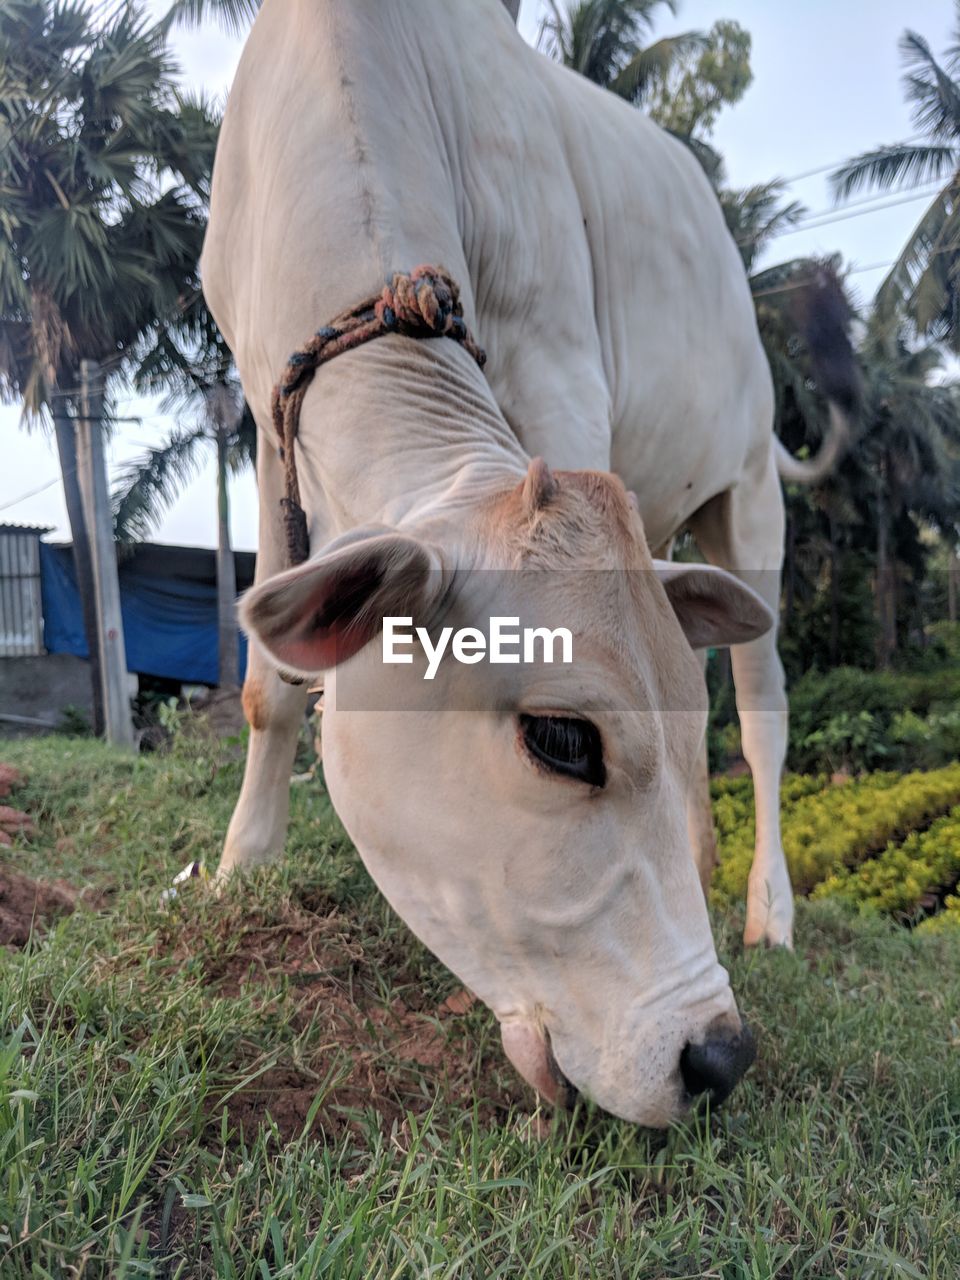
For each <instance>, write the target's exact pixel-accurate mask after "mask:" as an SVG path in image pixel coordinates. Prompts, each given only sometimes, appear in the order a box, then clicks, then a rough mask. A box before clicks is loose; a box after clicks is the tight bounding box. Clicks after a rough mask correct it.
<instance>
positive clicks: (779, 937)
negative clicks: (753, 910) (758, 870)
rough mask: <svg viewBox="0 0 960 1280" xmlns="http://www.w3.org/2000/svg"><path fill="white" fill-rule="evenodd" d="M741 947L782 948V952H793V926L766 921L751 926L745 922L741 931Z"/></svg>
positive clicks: (748, 922)
mask: <svg viewBox="0 0 960 1280" xmlns="http://www.w3.org/2000/svg"><path fill="white" fill-rule="evenodd" d="M743 945H744V946H745V947H766V948H767V950H768V951H769V950H771V949H772V948H774V947H782V948H783V949H784V951H792V950H793V924H792V922H791V923H788V924H776V923H775V922H773V921H770V920H767V921H764V922H763V923H762V924H752V923H751V922H750V921H749V920H748V921H747V927H746V928H745V929H744V931H743Z"/></svg>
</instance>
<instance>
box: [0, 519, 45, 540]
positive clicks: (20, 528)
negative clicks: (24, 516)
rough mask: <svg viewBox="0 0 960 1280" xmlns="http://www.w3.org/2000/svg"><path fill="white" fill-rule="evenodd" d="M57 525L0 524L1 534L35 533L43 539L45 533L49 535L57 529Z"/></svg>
mask: <svg viewBox="0 0 960 1280" xmlns="http://www.w3.org/2000/svg"><path fill="white" fill-rule="evenodd" d="M55 528H56V525H52V524H9V523H8V524H0V533H35V534H36V535H37V537H38V538H41V537H42V536H43V535H44V534H45V533H49V532H50V531H51V529H55Z"/></svg>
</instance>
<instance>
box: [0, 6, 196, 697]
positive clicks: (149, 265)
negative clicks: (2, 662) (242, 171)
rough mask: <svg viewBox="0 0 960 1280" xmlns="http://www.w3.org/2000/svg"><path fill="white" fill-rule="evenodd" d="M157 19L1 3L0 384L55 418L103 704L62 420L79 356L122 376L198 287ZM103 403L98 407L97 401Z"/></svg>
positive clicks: (183, 156)
mask: <svg viewBox="0 0 960 1280" xmlns="http://www.w3.org/2000/svg"><path fill="white" fill-rule="evenodd" d="M175 75H176V67H175V65H174V63H173V62H172V61H171V59H170V56H169V54H168V51H167V47H166V29H165V27H164V26H162V25H161V26H155V25H149V24H148V23H147V22H146V20H145V19H144V17H143V15H142V13H141V12H140V11H139V10H138V9H137V8H136V7H135V6H132V5H130V6H127V7H125V8H124V9H123V10H122V11H121V12H120V13H119V14H117V15H116V16H115V17H114V18H113V19H112V20H111V21H109V22H108V23H107V25H106V26H105V27H103V28H102V29H100V30H96V29H94V28H93V26H92V25H91V22H90V16H89V14H88V12H87V11H86V10H85V8H84V7H83V6H82V5H80V4H76V3H66V4H58V3H53V2H52V0H7V2H6V3H5V4H4V5H3V7H2V8H0V189H2V191H3V203H2V206H0V397H2V398H3V399H4V400H5V401H8V402H9V401H12V400H17V401H19V402H20V403H21V404H22V406H23V415H24V421H25V423H26V424H27V425H36V424H38V423H43V422H45V421H51V420H52V422H53V424H54V428H55V432H56V439H57V446H58V452H59V457H60V467H61V473H62V478H63V485H64V496H65V501H66V506H67V514H68V519H69V521H70V528H71V535H72V538H73V546H74V557H75V563H76V571H77V579H78V585H79V589H80V595H81V600H82V601H83V604H84V610H85V612H84V625H85V630H86V633H87V643H88V647H89V651H90V655H91V668H92V676H93V679H94V706H95V708H96V707H99V705H100V688H99V679H98V671H97V660H98V654H97V642H96V627H95V620H94V617H93V613H92V600H93V587H92V572H91V564H90V557H89V546H88V543H87V537H86V529H85V526H84V520H83V509H82V505H81V502H80V493H79V483H78V479H77V474H76V469H77V463H76V450H75V443H74V432H73V419H74V417H75V416H76V414H77V412H78V395H79V388H78V374H79V367H80V362H81V361H82V360H83V359H85V358H87V359H94V360H98V361H99V362H100V363H101V365H102V366H103V368H104V371H105V373H106V375H107V379H108V387H109V381H110V379H111V378H116V377H117V376H119V375H120V374H122V371H123V367H124V362H125V359H126V357H127V355H128V354H129V352H130V351H131V350H132V349H133V348H134V347H135V346H136V345H137V344H138V342H140V341H142V339H143V337H144V335H145V334H146V333H148V332H149V331H151V330H155V329H156V328H157V327H158V326H160V325H162V324H163V323H165V322H166V321H167V319H168V318H169V317H170V316H171V315H176V314H177V313H178V312H179V311H180V310H181V309H182V308H183V307H184V306H185V305H187V304H188V303H189V300H190V299H191V298H192V297H193V296H195V295H196V293H197V291H198V280H197V274H196V264H197V260H198V257H199V251H200V244H201V239H202V232H203V219H202V217H201V216H200V206H201V203H202V201H203V199H204V198H205V194H206V192H205V182H206V174H207V173H208V172H209V164H210V157H211V156H212V147H213V136H212V135H211V134H210V132H209V130H208V129H207V128H206V127H205V121H204V120H203V119H202V112H198V110H197V109H196V108H195V107H188V106H185V104H184V103H183V102H182V101H181V99H180V97H179V96H178V93H177V89H176V80H175ZM108 412H109V410H108Z"/></svg>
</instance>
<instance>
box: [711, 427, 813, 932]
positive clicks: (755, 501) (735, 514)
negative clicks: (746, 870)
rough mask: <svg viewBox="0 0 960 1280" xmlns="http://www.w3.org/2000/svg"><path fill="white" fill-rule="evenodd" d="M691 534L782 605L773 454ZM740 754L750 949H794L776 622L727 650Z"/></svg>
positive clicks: (775, 605)
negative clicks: (751, 836)
mask: <svg viewBox="0 0 960 1280" xmlns="http://www.w3.org/2000/svg"><path fill="white" fill-rule="evenodd" d="M691 529H692V531H693V534H694V536H695V538H696V540H697V543H698V544H699V546H700V549H701V550H702V552H703V554H704V555H705V556H706V558H707V559H708V560H709V561H710V562H711V564H717V565H721V566H722V567H723V568H725V569H729V570H731V572H733V573H735V574H738V575H739V576H741V577H743V579H744V581H746V582H747V583H748V584H749V585H750V586H751V587H753V589H754V590H755V591H757V592H758V593H759V594H760V595H762V596H763V597H764V599H765V600H766V602H767V604H769V605H770V607H771V609H772V610H773V613H774V617H776V616H777V614H778V612H779V604H780V566H781V562H782V557H783V529H784V515H783V495H782V492H781V489H780V480H779V478H778V476H777V473H776V468H775V464H774V460H773V455H772V452H771V454H770V455H769V457H768V459H767V465H766V466H765V467H764V469H763V471H762V473H761V474H759V475H758V476H754V477H751V476H749V475H748V476H746V477H744V480H743V481H742V482H741V483H740V484H739V485H738V486H737V488H736V489H734V490H732V491H730V492H728V493H724V494H720V495H719V496H718V497H717V498H714V499H713V501H712V502H709V503H708V504H707V505H706V506H705V507H704V508H702V510H701V511H699V512H698V513H697V515H696V517H695V518H694V520H693V521H691ZM731 656H732V661H733V679H734V684H735V686H736V691H737V711H738V713H739V716H740V731H741V737H742V742H743V754H744V758H745V759H746V761H747V764H748V765H749V766H750V771H751V773H752V774H753V786H754V796H755V801H754V803H755V808H756V820H757V831H756V845H755V848H754V858H753V865H752V867H751V869H750V877H749V881H748V884H747V921H746V927H745V929H744V935H743V939H744V942H745V943H746V944H747V945H748V946H751V945H756V944H758V943H765V944H766V945H767V946H784V947H792V945H793V890H792V888H791V885H790V875H789V872H788V870H787V862H786V858H785V857H784V853H783V842H782V840H781V835H780V776H781V773H782V771H783V762H784V759H785V757H786V751H787V695H786V689H785V687H784V677H783V667H782V666H781V663H780V658H779V655H778V654H777V637H776V624H774V626H773V627H772V628H771V629H770V631H768V632H767V634H766V635H764V636H761V637H760V638H759V639H758V640H753V641H751V642H750V643H749V644H742V645H735V646H734V647H733V649H732V655H731Z"/></svg>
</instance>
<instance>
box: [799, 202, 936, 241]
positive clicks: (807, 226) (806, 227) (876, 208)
mask: <svg viewBox="0 0 960 1280" xmlns="http://www.w3.org/2000/svg"><path fill="white" fill-rule="evenodd" d="M933 194H934V192H933V191H921V192H919V193H917V192H915V193H914V194H913V195H910V196H899V197H897V198H896V199H894V200H887V201H886V202H885V203H884V204H875V205H873V206H872V207H871V208H869V209H854V210H852V211H850V212H848V211H846V210H844V211H841V212H838V213H836V214H835V215H833V216H832V217H826V218H820V219H819V220H818V221H812V222H806V223H803V225H797V226H793V227H787V228H786V229H785V230H783V231H781V232H780V235H782V236H789V235H794V234H795V233H796V232H798V231H817V230H819V229H820V227H829V226H832V225H833V223H835V222H848V221H849V220H850V219H851V218H862V217H863V216H864V215H865V214H868V213H883V211H884V210H885V209H896V208H897V207H898V206H900V205H903V204H916V202H917V201H918V200H928V199H929V198H930V196H931V195H933Z"/></svg>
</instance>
